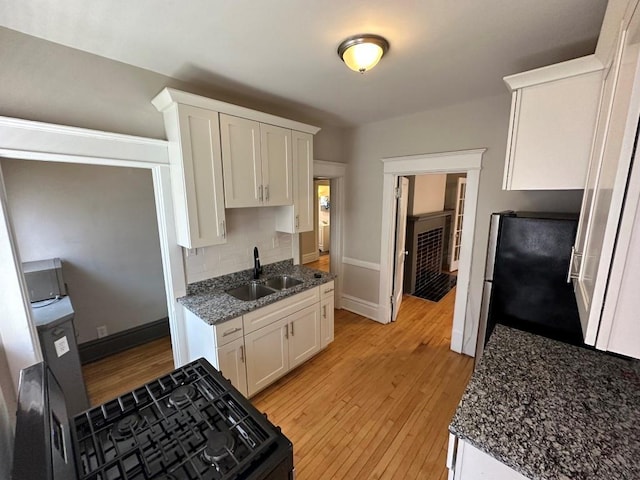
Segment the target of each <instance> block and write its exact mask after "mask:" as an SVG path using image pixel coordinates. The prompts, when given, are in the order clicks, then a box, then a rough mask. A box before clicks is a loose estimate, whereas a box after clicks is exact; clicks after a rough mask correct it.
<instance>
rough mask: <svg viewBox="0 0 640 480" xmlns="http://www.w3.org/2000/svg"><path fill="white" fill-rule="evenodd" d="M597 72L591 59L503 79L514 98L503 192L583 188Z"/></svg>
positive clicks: (597, 95) (596, 97)
mask: <svg viewBox="0 0 640 480" xmlns="http://www.w3.org/2000/svg"><path fill="white" fill-rule="evenodd" d="M601 69H602V65H601V64H600V62H599V61H598V60H596V59H595V57H594V56H593V55H591V56H589V57H583V58H578V59H575V60H571V61H568V62H564V63H561V64H557V65H550V66H548V67H544V68H540V69H537V70H532V71H530V72H525V73H519V74H517V75H511V76H509V77H505V78H504V80H505V82H506V83H507V85H508V86H509V87H510V88H511V90H512V91H513V96H512V103H511V118H510V121H509V134H508V139H507V154H506V160H505V170H504V181H503V187H502V188H503V189H505V190H568V189H582V188H584V181H585V175H586V172H587V166H588V163H589V152H590V149H591V143H592V139H593V132H594V128H595V123H596V115H597V112H598V101H599V98H600V88H601V85H602V73H601Z"/></svg>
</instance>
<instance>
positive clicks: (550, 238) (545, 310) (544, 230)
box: [476, 211, 583, 362]
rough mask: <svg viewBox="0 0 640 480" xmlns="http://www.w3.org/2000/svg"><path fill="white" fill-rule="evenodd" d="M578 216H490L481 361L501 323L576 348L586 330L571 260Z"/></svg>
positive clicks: (479, 349)
mask: <svg viewBox="0 0 640 480" xmlns="http://www.w3.org/2000/svg"><path fill="white" fill-rule="evenodd" d="M577 228H578V217H577V215H571V214H555V213H538V212H513V211H509V212H501V213H494V214H493V215H491V228H490V233H489V248H488V252H487V263H486V269H485V282H484V291H483V298H482V308H481V313H480V326H479V329H478V339H477V345H476V362H477V361H478V360H479V359H480V357H481V356H482V352H483V350H484V346H485V344H486V342H487V341H488V339H489V337H490V335H491V333H492V332H493V329H494V327H495V325H496V324H498V323H499V324H503V325H507V326H509V327H513V328H518V329H520V330H525V331H528V332H532V333H535V334H538V335H542V336H545V337H549V338H553V339H556V340H560V341H563V342H566V343H571V344H574V345H582V344H583V339H582V329H581V327H580V319H579V316H578V307H577V305H576V300H575V296H574V293H573V288H572V287H571V284H569V283H567V273H568V270H569V258H570V255H571V247H572V245H573V244H574V240H575V236H576V231H577Z"/></svg>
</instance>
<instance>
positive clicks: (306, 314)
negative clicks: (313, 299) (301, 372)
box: [286, 305, 321, 368]
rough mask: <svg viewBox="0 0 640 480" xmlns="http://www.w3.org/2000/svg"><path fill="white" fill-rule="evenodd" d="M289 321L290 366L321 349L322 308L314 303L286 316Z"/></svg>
mask: <svg viewBox="0 0 640 480" xmlns="http://www.w3.org/2000/svg"><path fill="white" fill-rule="evenodd" d="M286 320H287V321H288V322H289V368H295V367H297V366H298V365H300V364H301V363H303V362H305V361H307V360H308V359H309V358H311V357H313V356H314V355H315V354H316V353H318V352H319V351H320V348H321V345H320V343H321V342H320V309H319V308H318V305H312V306H311V307H307V308H305V309H304V310H300V311H299V312H298V313H294V314H293V315H290V316H289V317H287V318H286Z"/></svg>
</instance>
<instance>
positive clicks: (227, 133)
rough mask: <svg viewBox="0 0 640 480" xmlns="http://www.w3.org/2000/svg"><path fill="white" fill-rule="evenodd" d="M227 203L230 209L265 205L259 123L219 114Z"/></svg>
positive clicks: (225, 198)
mask: <svg viewBox="0 0 640 480" xmlns="http://www.w3.org/2000/svg"><path fill="white" fill-rule="evenodd" d="M220 138H221V139H222V165H223V169H224V200H225V205H226V206H227V208H235V207H255V206H260V205H262V198H263V192H262V158H261V152H260V124H259V123H258V122H253V121H251V120H247V119H245V118H238V117H234V116H231V115H224V114H221V115H220Z"/></svg>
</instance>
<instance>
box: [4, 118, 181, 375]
mask: <svg viewBox="0 0 640 480" xmlns="http://www.w3.org/2000/svg"><path fill="white" fill-rule="evenodd" d="M2 157H6V158H14V159H19V160H41V161H48V162H61V161H62V162H69V163H82V164H93V165H105V166H127V167H135V168H146V169H149V170H150V171H151V173H152V176H153V185H154V195H155V203H156V212H157V217H158V218H157V220H158V231H159V236H160V238H159V240H160V249H161V255H162V264H163V272H164V281H165V282H164V283H165V289H166V293H167V307H168V313H169V325H170V329H171V342H172V346H173V357H174V363H175V365H176V366H180V365H182V364H183V363H184V362H186V361H187V358H188V355H187V350H186V341H185V338H184V332H183V324H184V322H183V321H182V318H181V317H180V316H179V315H180V314H179V309H176V298H178V297H180V296H183V295H184V294H185V292H186V278H185V274H184V266H183V260H182V248H181V247H180V246H178V244H177V241H176V233H175V226H174V225H175V223H174V212H173V200H172V196H171V183H170V178H169V152H168V142H166V141H164V140H154V139H150V138H142V137H133V136H129V135H121V134H116V133H108V132H100V131H95V130H87V129H83V128H76V127H68V126H63V125H54V124H47V123H41V122H33V121H28V120H20V119H16V118H8V117H0V158H2ZM0 180H1V172H0ZM0 197H2V203H3V207H2V209H3V211H4V214H3V215H0V217H1V218H0V222H1V223H2V224H1V225H0V232H6V236H5V237H6V238H5V239H4V243H5V244H7V245H9V244H11V243H15V240H13V237H14V235H13V230H12V225H11V221H10V219H9V218H8V215H7V214H6V213H7V211H6V207H5V205H4V203H5V202H6V196H5V192H4V185H3V183H2V182H1V181H0ZM0 240H2V236H0ZM0 243H2V242H0ZM0 265H2V266H3V268H2V269H0V286H2V287H9V288H8V289H7V291H11V292H14V294H12V295H10V296H8V297H7V298H6V299H3V300H5V301H3V302H1V303H2V305H0V314H1V313H3V312H4V313H7V315H0V318H3V319H9V320H8V321H7V322H4V324H3V326H2V328H3V329H4V328H6V329H12V335H11V336H6V337H5V335H4V334H3V335H2V337H3V338H2V339H3V342H4V347H5V349H4V350H5V354H6V356H7V361H8V363H9V367H10V370H11V375H12V378H13V380H14V382H15V383H16V387H17V382H18V378H19V374H20V369H22V368H24V367H27V366H29V365H31V364H33V363H35V362H37V361H39V359H41V358H42V357H41V350H40V345H39V342H38V335H37V331H36V328H35V326H34V325H33V322H32V320H31V315H30V313H31V312H30V306H29V304H28V302H27V300H26V299H27V298H28V296H27V293H26V286H25V281H24V275H23V273H22V267H21V260H20V257H19V252H18V251H17V248H15V246H13V245H11V246H10V247H8V248H5V249H2V251H0ZM5 267H6V268H5ZM2 290H5V288H2ZM16 292H17V293H16ZM1 331H2V330H1V329H0V332H1ZM9 341H10V344H11V345H12V348H13V347H19V349H20V352H17V351H13V350H11V349H7V348H6V347H7V342H9Z"/></svg>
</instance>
